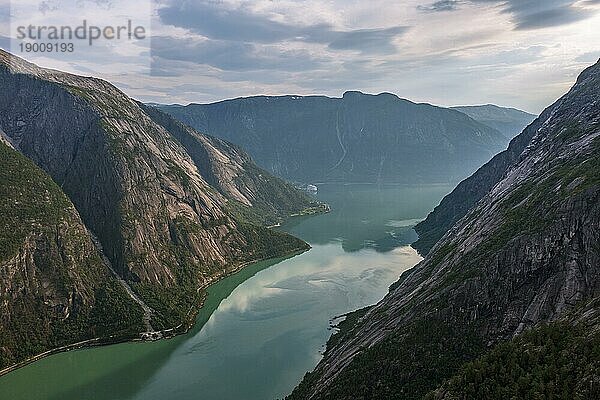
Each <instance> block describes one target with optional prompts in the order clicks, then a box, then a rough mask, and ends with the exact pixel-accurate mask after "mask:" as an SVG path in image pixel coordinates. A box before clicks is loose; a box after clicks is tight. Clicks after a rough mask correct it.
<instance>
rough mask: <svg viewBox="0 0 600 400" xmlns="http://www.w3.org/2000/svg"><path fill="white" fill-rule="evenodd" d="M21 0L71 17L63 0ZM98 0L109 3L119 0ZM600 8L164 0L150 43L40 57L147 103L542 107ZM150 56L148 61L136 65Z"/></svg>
mask: <svg viewBox="0 0 600 400" xmlns="http://www.w3.org/2000/svg"><path fill="white" fill-rule="evenodd" d="M26 1H34V2H37V3H36V4H39V6H40V7H47V8H48V9H49V10H52V11H51V12H53V13H54V15H56V13H60V12H61V10H65V11H63V12H64V14H65V15H64V18H65V19H68V18H73V17H72V16H71V15H69V13H68V12H67V11H66V10H67V8H66V7H65V3H66V2H68V1H67V0H45V1H38V0H26ZM73 1H74V0H71V2H73ZM114 1H116V0H114ZM86 2H87V4H92V1H91V0H78V3H81V4H86ZM93 4H94V6H96V7H98V4H100V6H101V7H103V9H104V10H107V11H106V12H110V9H111V7H113V6H114V4H115V3H113V2H111V1H110V0H94V1H93ZM128 4H131V5H130V6H128V8H127V9H131V10H136V9H137V7H138V6H140V5H144V4H145V5H147V4H148V1H141V0H132V1H130V2H129V3H128ZM139 9H144V7H139ZM146 9H147V8H146ZM599 11H600V0H579V1H571V0H543V1H542V0H502V1H500V0H439V1H428V0H408V1H397V0H371V1H358V0H328V1H323V0H253V1H247V0H193V1H192V0H158V1H156V2H155V3H154V15H153V16H152V24H151V25H152V26H151V35H152V46H151V49H145V48H143V47H139V46H138V47H136V45H135V44H129V45H128V47H126V48H123V47H119V46H114V48H110V47H107V48H106V49H104V50H106V51H108V53H107V52H106V51H105V52H104V53H102V54H100V53H96V54H94V49H93V48H92V49H86V51H85V52H82V53H80V54H79V55H78V56H74V57H71V58H69V59H56V58H55V59H51V58H42V59H36V60H34V61H35V62H39V63H42V64H43V65H45V66H49V67H54V68H60V69H65V70H69V71H72V72H76V73H85V74H86V75H96V76H100V77H103V78H106V79H108V80H111V81H112V82H115V83H116V84H117V85H118V86H120V87H121V88H123V89H124V90H125V91H126V92H127V93H128V94H130V95H132V96H134V97H136V98H138V99H140V100H143V101H152V102H162V103H175V102H177V103H188V102H210V101H216V100H220V99H223V98H230V97H237V96H249V95H256V94H272V95H276V94H325V95H331V96H340V95H341V94H343V92H344V91H346V90H362V91H365V92H371V93H377V92H383V91H387V92H393V93H396V94H397V95H399V96H401V97H405V98H409V99H411V100H414V101H422V102H431V103H435V104H440V105H455V104H481V103H496V104H500V105H507V106H515V107H518V108H522V109H525V110H527V111H532V112H540V111H541V109H543V108H544V107H545V106H546V105H548V104H550V103H551V102H553V100H555V98H556V97H558V96H560V95H561V94H562V93H563V92H565V91H566V90H567V89H568V87H569V86H570V85H571V84H572V83H573V82H574V81H575V78H576V76H577V74H578V73H579V72H580V71H581V70H582V69H583V68H585V67H586V66H587V65H589V64H591V63H593V62H595V61H597V59H598V57H600V34H599V33H598V29H597V27H598V26H600V13H599ZM132 12H135V11H132ZM71 14H72V12H71ZM9 15H10V12H9V3H8V2H7V0H0V21H1V22H2V25H1V27H2V28H1V29H0V47H3V48H7V47H8V39H7V37H8V36H10V35H14V32H11V31H10V27H9V24H7V23H6V22H7V21H10V19H9ZM147 17H148V16H146V18H147ZM149 32H150V29H149ZM150 55H151V57H152V58H151V59H152V63H151V64H152V65H151V69H150V71H151V73H148V72H149V71H148V70H147V69H146V70H145V69H144V68H142V67H143V65H141V64H140V65H141V67H140V68H133V65H134V64H136V62H138V64H139V60H141V59H142V58H143V57H144V56H145V57H149V56H150ZM136 60H138V61H136ZM131 71H135V73H132V72H131ZM140 71H144V72H145V73H140Z"/></svg>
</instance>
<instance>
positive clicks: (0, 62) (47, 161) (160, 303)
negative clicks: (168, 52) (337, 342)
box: [0, 52, 309, 328]
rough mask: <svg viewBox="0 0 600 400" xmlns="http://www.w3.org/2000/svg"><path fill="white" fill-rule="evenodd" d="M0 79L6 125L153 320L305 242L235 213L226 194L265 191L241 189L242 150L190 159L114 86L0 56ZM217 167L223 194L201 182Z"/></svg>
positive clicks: (182, 311)
mask: <svg viewBox="0 0 600 400" xmlns="http://www.w3.org/2000/svg"><path fill="white" fill-rule="evenodd" d="M11 58H12V59H11ZM0 82H1V85H2V88H3V90H2V93H0V126H1V128H2V130H3V131H4V132H5V134H6V135H7V136H8V137H9V138H10V139H11V141H12V142H13V143H14V144H15V146H16V147H17V148H18V150H19V151H21V152H22V153H23V154H25V155H26V156H28V157H29V158H31V159H32V160H33V161H34V162H35V163H36V164H37V165H39V166H40V167H41V168H42V169H44V170H45V171H46V172H48V174H49V175H50V176H51V177H52V178H53V179H54V181H56V182H57V183H58V184H59V185H60V187H61V188H62V189H63V190H64V192H65V193H66V194H67V195H68V196H69V197H70V199H71V200H72V201H73V203H74V205H75V207H76V208H77V210H78V211H79V213H80V215H81V216H82V219H83V221H84V223H85V225H86V226H87V227H88V228H89V229H90V230H91V231H93V232H94V234H95V235H96V236H97V237H98V239H99V240H100V242H101V244H102V247H103V248H104V251H105V253H106V255H107V256H108V258H109V259H110V261H111V262H112V264H113V266H114V268H115V269H116V270H117V271H118V272H119V274H120V275H121V276H123V277H124V278H125V279H126V280H127V281H129V282H130V284H131V286H132V287H133V289H134V290H135V291H136V292H137V293H138V294H139V296H140V297H142V299H143V300H145V302H146V303H147V304H148V305H149V306H150V307H151V308H152V309H153V310H154V311H155V313H154V314H153V316H154V319H153V321H152V324H153V326H154V328H167V327H172V326H175V325H179V324H181V323H183V322H187V321H188V320H189V319H190V318H191V317H192V316H193V312H191V311H193V310H194V309H195V307H193V306H195V305H197V304H198V302H199V301H200V298H201V296H202V292H201V291H199V290H198V289H199V288H202V287H205V286H206V285H207V284H209V283H210V282H212V281H214V280H215V279H217V278H218V277H221V276H223V275H225V274H228V273H230V272H232V271H235V270H236V269H237V268H239V267H240V265H242V264H243V263H245V262H248V261H251V260H255V259H260V258H264V257H270V256H274V255H281V254H282V253H286V252H290V251H294V250H300V249H305V248H306V246H307V245H306V244H305V243H304V242H302V241H300V240H298V239H295V238H292V237H290V236H289V235H286V234H283V233H280V232H276V231H271V230H268V229H266V228H263V227H260V226H258V225H255V224H252V223H249V221H242V220H240V218H236V215H234V213H232V212H231V210H230V207H231V204H232V203H233V202H234V200H230V198H229V197H228V196H229V195H231V196H232V198H233V199H235V201H241V202H244V200H249V198H250V193H252V194H253V195H254V196H258V195H257V194H256V193H264V192H262V191H264V190H270V189H271V188H270V186H269V185H265V186H262V187H257V186H255V187H253V188H250V189H249V190H248V191H247V192H246V194H247V196H248V197H247V198H245V199H243V198H242V197H240V196H238V195H237V193H244V192H243V191H242V190H241V189H240V188H238V187H237V185H238V182H241V181H243V179H236V177H241V176H245V175H248V176H249V177H250V178H247V179H253V180H258V178H256V177H255V174H259V175H260V174H261V172H260V171H259V170H256V169H255V170H240V169H237V170H234V167H233V165H234V161H232V160H235V159H236V158H237V157H239V154H233V155H231V154H228V153H225V152H224V151H221V152H217V153H214V152H213V153H214V155H215V157H214V158H212V159H211V161H210V163H209V164H203V165H196V163H195V162H194V159H193V158H192V157H191V156H190V155H189V154H188V152H187V151H186V148H185V147H184V146H183V145H182V144H181V143H180V142H179V141H178V140H177V139H176V138H175V137H174V136H173V135H172V134H171V133H170V132H168V131H167V130H166V129H165V128H164V127H163V126H161V125H159V124H157V123H156V122H154V121H153V120H152V118H151V117H150V116H149V115H148V114H146V113H145V112H144V110H143V109H142V108H141V107H140V106H139V105H138V104H137V103H136V102H135V101H133V100H132V99H130V98H128V97H127V96H126V95H125V94H124V93H122V92H121V91H119V90H118V89H116V88H115V87H114V86H112V85H110V84H109V83H107V82H105V81H102V80H99V79H94V78H85V77H80V76H75V75H70V74H66V73H61V72H57V71H51V70H46V69H42V68H38V67H36V66H34V65H32V64H29V63H27V62H25V61H23V60H20V59H18V58H14V57H11V56H10V55H9V54H7V53H4V52H2V53H0ZM214 149H215V148H213V150H214ZM222 149H223V150H224V149H225V147H222ZM213 150H210V149H209V150H206V151H213ZM209 167H210V169H209ZM203 168H207V169H206V170H203ZM217 170H218V171H220V173H223V174H229V175H228V176H229V177H230V178H231V179H232V180H233V184H232V189H231V191H230V192H228V193H227V196H226V195H223V194H222V193H220V192H219V191H218V190H217V189H216V188H213V187H212V186H211V185H210V184H209V182H208V180H209V179H210V177H211V176H212V175H211V174H213V172H214V171H217ZM205 176H206V177H205ZM263 177H264V178H265V180H266V181H267V182H270V183H271V184H273V185H282V183H281V182H280V181H277V180H274V179H271V178H270V177H269V176H265V175H264V174H263ZM233 187H235V188H236V190H237V193H236V194H235V195H234V193H233V192H234V190H233ZM253 190H255V191H256V192H254V191H253ZM281 190H282V191H283V190H288V189H281ZM287 194H288V195H289V196H290V198H289V199H288V201H289V202H290V203H292V204H294V205H300V204H302V207H301V208H300V209H299V210H298V212H301V211H302V210H303V209H304V208H306V207H308V206H309V204H304V203H305V201H306V199H305V198H300V200H297V199H295V197H296V196H300V194H299V193H298V192H296V191H292V190H289V191H288V192H287ZM264 195H265V196H268V195H267V194H264ZM245 203H246V205H245V207H246V206H250V205H251V203H252V202H251V201H248V202H245Z"/></svg>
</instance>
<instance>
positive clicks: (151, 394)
mask: <svg viewBox="0 0 600 400" xmlns="http://www.w3.org/2000/svg"><path fill="white" fill-rule="evenodd" d="M450 190H451V187H450V186H419V187H416V186H375V185H323V186H321V187H320V189H319V194H318V197H319V199H320V200H322V201H325V202H327V203H329V204H330V205H331V206H332V212H331V213H329V214H326V215H318V216H312V217H300V218H295V219H293V220H291V221H290V222H289V223H288V224H286V225H285V226H283V227H282V229H284V230H286V231H288V232H290V233H292V234H294V235H296V236H298V237H301V238H302V239H304V240H306V241H307V242H309V243H310V244H311V245H312V249H311V250H310V251H308V252H306V253H303V254H301V255H298V256H295V257H291V258H287V259H275V260H269V261H265V262H260V263H256V264H253V265H251V266H248V267H247V268H245V269H243V270H242V271H241V272H239V273H238V274H236V275H233V276H230V277H228V278H226V279H223V280H221V281H220V282H218V283H216V284H214V285H212V286H211V287H210V288H209V289H208V298H207V301H206V303H205V305H204V307H203V308H202V309H201V310H200V312H199V314H198V318H197V323H196V325H195V326H194V328H193V329H192V330H191V331H190V332H189V333H188V334H186V335H182V336H179V337H176V338H173V339H169V340H162V341H157V342H145V343H122V344H117V345H112V346H105V347H98V348H92V349H85V350H79V351H71V352H66V353H61V354H56V355H53V356H51V357H48V358H45V359H42V360H40V361H38V362H35V363H33V364H30V365H28V366H26V367H24V368H21V369H19V370H16V371H14V372H11V373H10V374H8V375H6V376H4V377H0V399H11V400H19V399H26V400H32V399H40V400H44V399H47V400H59V399H60V400H82V399H87V400H108V399H111V400H117V399H118V400H121V399H123V400H134V399H135V400H141V399H144V400H145V399H161V400H162V399H170V400H179V399H181V400H183V399H186V400H187V399H201V400H229V399H236V400H238V399H243V400H271V399H276V398H281V397H284V396H285V395H286V394H288V393H289V392H291V390H292V389H293V388H294V386H295V385H296V384H297V383H298V382H299V381H300V380H301V378H302V376H303V375H304V374H305V373H306V372H307V371H309V370H311V369H313V368H314V366H315V365H316V364H317V362H318V361H319V359H320V358H321V355H320V352H321V351H322V350H323V349H324V344H325V343H326V341H327V339H328V338H329V336H330V335H331V333H332V332H331V330H330V329H329V321H330V320H331V318H333V317H335V316H337V315H340V314H343V313H346V312H348V311H351V310H355V309H358V308H362V307H364V306H366V305H369V304H373V303H375V302H377V301H378V300H379V299H381V298H382V297H383V296H384V295H385V294H386V293H387V290H388V287H389V285H390V284H391V283H393V282H394V281H395V280H396V279H397V278H398V276H399V275H400V274H401V273H402V272H403V271H405V270H406V269H408V268H410V267H412V266H413V265H415V264H416V263H417V262H418V261H419V260H420V257H419V256H418V255H417V254H416V252H415V251H414V250H413V249H412V248H410V247H409V246H408V244H410V243H411V242H413V241H414V240H416V234H415V232H414V230H413V229H412V227H413V226H414V224H415V223H416V222H417V221H418V220H420V219H422V218H424V217H425V216H426V215H427V213H428V212H429V211H430V210H431V209H432V208H433V207H434V206H435V205H436V204H437V203H438V202H439V200H440V199H441V198H442V197H443V196H444V195H445V194H446V193H447V192H449V191H450Z"/></svg>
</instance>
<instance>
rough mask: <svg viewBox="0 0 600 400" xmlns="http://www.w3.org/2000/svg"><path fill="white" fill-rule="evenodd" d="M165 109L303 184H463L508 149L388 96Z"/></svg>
mask: <svg viewBox="0 0 600 400" xmlns="http://www.w3.org/2000/svg"><path fill="white" fill-rule="evenodd" d="M161 109H162V110H163V111H165V112H167V113H169V114H171V115H172V116H174V117H175V118H177V119H178V120H180V121H182V122H183V123H185V124H188V125H190V126H192V127H194V128H196V129H198V130H199V131H201V132H206V133H208V134H210V135H213V136H217V137H220V138H223V139H226V140H228V141H231V142H233V143H235V144H238V145H240V146H242V147H243V148H244V149H246V150H247V151H248V152H249V153H250V154H251V155H252V157H253V158H254V160H256V162H257V163H258V164H259V165H260V166H262V167H263V168H265V169H267V170H268V171H270V172H273V173H274V174H276V175H279V176H281V177H283V178H287V179H292V180H296V181H301V182H305V183H306V182H315V181H317V182H320V181H344V182H394V183H395V182H403V183H407V182H412V183H414V182H425V183H433V182H448V181H458V180H460V179H462V178H464V177H466V176H468V175H469V174H471V173H472V172H473V171H475V169H477V168H478V167H479V166H480V165H482V164H483V163H484V162H486V161H487V160H489V159H490V158H491V157H492V156H493V155H494V154H495V153H497V152H498V151H501V150H503V149H504V148H505V145H506V143H505V142H506V139H505V138H504V137H503V135H502V134H501V133H499V132H498V131H496V130H495V129H492V128H489V127H487V126H485V125H483V124H481V123H478V122H476V121H474V120H473V119H471V118H469V117H468V116H466V115H465V114H463V113H460V112H457V111H454V110H448V109H444V108H439V107H434V106H431V105H428V104H415V103H412V102H410V101H407V100H403V99H400V98H398V97H396V96H395V95H392V94H388V93H384V94H380V95H377V96H373V95H366V94H362V93H359V92H347V93H345V94H344V96H343V98H328V97H322V96H310V97H300V96H283V97H250V98H241V99H234V100H228V101H223V102H219V103H214V104H206V105H202V104H191V105H189V106H185V107H183V106H162V107H161Z"/></svg>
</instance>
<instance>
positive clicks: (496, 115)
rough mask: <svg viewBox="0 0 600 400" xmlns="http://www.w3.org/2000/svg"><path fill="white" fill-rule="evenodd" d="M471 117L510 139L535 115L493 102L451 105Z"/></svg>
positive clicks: (530, 121)
mask: <svg viewBox="0 0 600 400" xmlns="http://www.w3.org/2000/svg"><path fill="white" fill-rule="evenodd" d="M451 108H452V109H453V110H456V111H460V112H462V113H464V114H467V115H468V116H469V117H471V118H473V119H474V120H475V121H478V122H481V123H482V124H484V125H487V126H489V127H490V128H494V129H496V130H497V131H499V132H500V133H502V134H503V135H504V136H505V137H506V140H507V141H508V140H510V139H512V138H514V137H515V136H517V135H518V134H519V133H521V132H522V131H523V129H524V128H525V127H526V126H527V125H529V124H530V123H532V122H533V120H534V119H535V118H536V116H535V115H533V114H529V113H527V112H525V111H521V110H517V109H515V108H507V107H498V106H496V105H493V104H486V105H482V106H461V107H451Z"/></svg>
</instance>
